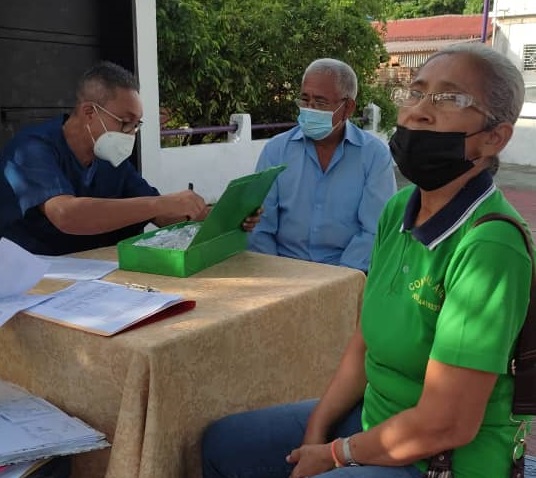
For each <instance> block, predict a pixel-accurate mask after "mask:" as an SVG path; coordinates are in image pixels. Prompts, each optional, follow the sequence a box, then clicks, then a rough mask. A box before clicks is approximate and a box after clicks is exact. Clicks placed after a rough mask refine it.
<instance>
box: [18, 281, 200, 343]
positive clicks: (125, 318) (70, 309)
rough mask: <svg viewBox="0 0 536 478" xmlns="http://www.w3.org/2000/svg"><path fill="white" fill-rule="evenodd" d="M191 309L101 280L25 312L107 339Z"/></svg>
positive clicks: (174, 299) (171, 298)
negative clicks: (164, 316)
mask: <svg viewBox="0 0 536 478" xmlns="http://www.w3.org/2000/svg"><path fill="white" fill-rule="evenodd" d="M194 307H195V301H187V300H185V299H184V298H183V297H182V296H180V295H178V294H164V293H161V292H158V291H156V290H154V289H151V288H145V289H144V288H141V287H139V286H133V285H122V284H114V283H112V282H106V281H101V280H92V281H83V282H77V283H75V284H73V285H72V286H70V287H67V288H66V289H63V290H61V291H59V292H56V293H55V294H54V295H53V297H52V298H51V299H49V300H47V301H46V302H43V303H41V304H38V305H36V306H34V307H31V308H30V309H28V310H27V311H26V313H28V314H30V315H34V316H36V317H39V318H42V319H45V320H50V321H52V322H56V323H58V324H61V325H65V326H68V327H74V328H76V329H80V330H84V331H86V332H91V333H94V334H98V335H104V336H110V335H114V334H117V333H118V332H121V331H123V330H126V329H128V328H131V327H133V326H135V325H137V324H141V323H142V322H143V323H144V324H146V323H147V322H148V321H151V322H152V321H154V320H156V319H162V318H163V315H162V313H163V312H165V315H166V316H171V315H176V314H178V313H180V312H184V311H186V310H191V309H193V308H194Z"/></svg>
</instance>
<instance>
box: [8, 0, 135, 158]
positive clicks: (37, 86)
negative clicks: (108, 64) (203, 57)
mask: <svg viewBox="0 0 536 478" xmlns="http://www.w3.org/2000/svg"><path fill="white" fill-rule="evenodd" d="M134 18H135V13H134V0H75V1H73V0H47V1H36V0H0V65H1V66H0V148H1V147H2V146H3V144H4V143H5V142H6V141H7V140H8V139H9V138H10V137H11V136H12V135H13V133H14V132H15V131H17V130H18V129H19V128H20V127H21V126H24V125H25V124H28V123H32V122H36V121H40V120H43V119H46V118H50V117H51V116H54V115H57V114H61V113H67V112H69V111H70V109H71V108H72V107H73V106H74V103H75V97H74V89H75V87H76V81H77V79H78V77H79V76H80V75H81V74H82V73H83V72H84V70H86V69H87V68H88V67H90V66H91V65H92V64H93V63H95V62H96V61H98V60H101V59H102V60H111V61H114V62H116V63H119V64H120V65H122V66H124V67H125V68H128V69H129V70H131V71H134V72H136V71H137V65H136V60H135V59H136V41H135V28H134V24H135V22H134Z"/></svg>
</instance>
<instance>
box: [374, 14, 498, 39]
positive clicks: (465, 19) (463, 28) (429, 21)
mask: <svg viewBox="0 0 536 478" xmlns="http://www.w3.org/2000/svg"><path fill="white" fill-rule="evenodd" d="M482 21H483V17H482V15H440V16H437V17H425V18H409V19H401V20H389V21H388V22H387V25H386V28H387V30H386V33H385V34H384V41H385V42H394V41H397V42H399V41H415V40H421V41H422V40H443V39H469V38H480V36H481V32H482ZM374 26H375V27H376V28H377V29H379V30H380V31H381V28H382V26H381V24H379V23H377V22H375V23H374ZM491 31H492V27H491V19H488V31H487V33H488V37H489V36H491Z"/></svg>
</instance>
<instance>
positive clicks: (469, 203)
mask: <svg viewBox="0 0 536 478" xmlns="http://www.w3.org/2000/svg"><path fill="white" fill-rule="evenodd" d="M495 189H496V187H495V184H494V183H493V178H492V176H491V174H490V173H489V171H482V172H481V173H480V174H479V175H478V176H475V177H474V178H472V179H471V180H470V181H469V182H468V183H467V184H466V185H465V186H464V187H463V188H462V189H461V190H460V191H459V192H458V193H457V194H456V195H455V196H454V197H453V198H452V199H451V200H450V202H449V203H447V204H446V205H445V206H444V207H443V208H442V209H441V210H440V211H439V212H438V213H436V214H434V215H433V216H432V217H431V218H430V219H428V221H426V222H425V223H424V224H421V225H420V226H414V224H415V219H416V218H417V214H418V212H419V209H420V207H421V190H420V189H419V188H418V187H415V190H414V191H413V193H412V194H411V196H410V198H409V201H408V204H407V206H406V210H405V213H404V221H403V223H402V226H401V228H400V232H403V231H411V233H412V234H413V236H414V237H415V239H417V240H418V241H419V242H421V243H422V244H424V245H425V246H426V247H427V248H428V249H430V250H432V249H434V248H435V247H436V246H437V245H438V244H440V243H441V242H442V241H444V240H445V239H447V238H448V237H449V236H451V235H452V234H454V233H455V232H456V231H457V230H458V229H459V228H460V227H461V226H462V225H463V224H464V223H465V221H466V220H467V218H468V217H469V216H470V215H471V214H472V213H473V212H474V210H475V209H476V208H477V207H478V206H479V205H480V204H481V203H482V202H483V201H484V200H486V199H487V198H488V197H489V196H491V194H493V192H494V191H495Z"/></svg>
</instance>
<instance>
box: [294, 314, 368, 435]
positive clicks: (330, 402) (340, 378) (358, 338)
mask: <svg viewBox="0 0 536 478" xmlns="http://www.w3.org/2000/svg"><path fill="white" fill-rule="evenodd" d="M365 351H366V345H365V341H364V340H363V334H362V333H361V325H360V324H358V326H357V329H356V331H355V332H354V335H353V336H352V338H351V339H350V341H349V342H348V345H347V346H346V349H345V351H344V354H343V356H342V359H341V361H340V364H339V367H338V369H337V371H336V372H335V375H334V377H333V378H332V379H331V382H330V384H329V385H328V388H327V390H326V391H325V392H324V394H323V396H322V398H321V399H320V402H319V404H318V405H317V406H316V408H315V410H314V411H313V413H312V414H311V417H310V418H309V422H308V425H307V430H306V431H305V436H304V440H303V443H304V444H315V443H325V442H326V441H327V436H328V433H329V430H330V428H331V427H332V426H333V425H335V423H337V422H338V421H339V420H340V419H342V418H343V417H344V415H345V414H346V413H348V411H349V410H351V409H352V408H353V407H355V406H356V404H357V403H358V402H359V401H360V400H361V399H362V398H363V394H364V391H365V385H366V383H367V379H366V376H365Z"/></svg>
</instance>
